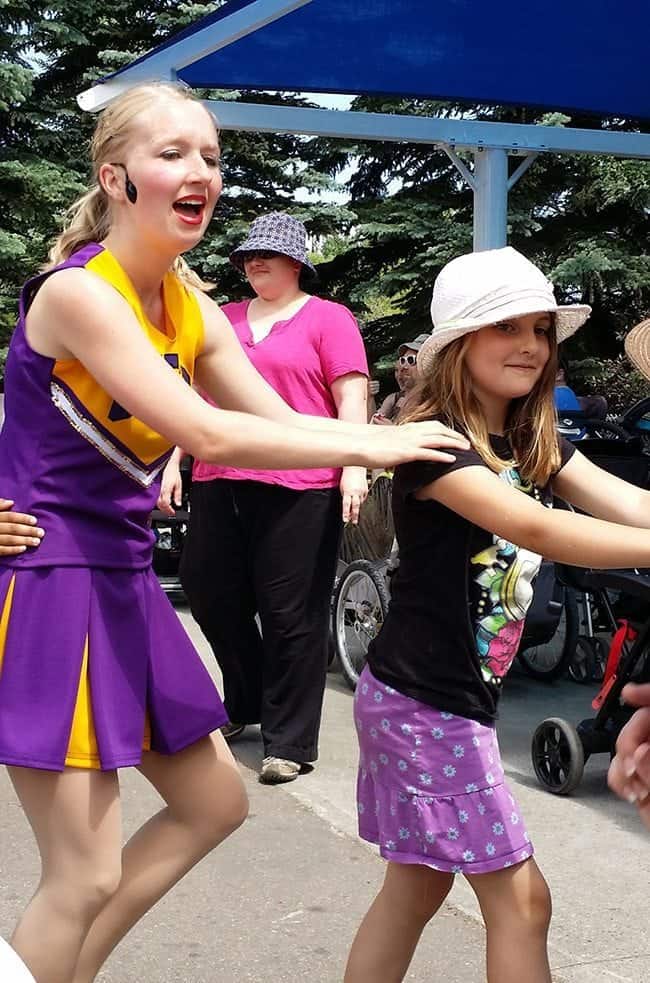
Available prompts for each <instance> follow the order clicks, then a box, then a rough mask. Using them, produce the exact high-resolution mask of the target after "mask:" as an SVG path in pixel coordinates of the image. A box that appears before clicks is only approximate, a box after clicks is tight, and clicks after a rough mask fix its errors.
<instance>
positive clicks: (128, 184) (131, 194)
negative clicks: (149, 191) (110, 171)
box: [112, 163, 138, 205]
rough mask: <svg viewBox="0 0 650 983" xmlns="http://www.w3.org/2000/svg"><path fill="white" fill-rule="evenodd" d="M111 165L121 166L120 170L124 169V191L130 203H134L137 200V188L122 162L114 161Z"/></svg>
mask: <svg viewBox="0 0 650 983" xmlns="http://www.w3.org/2000/svg"><path fill="white" fill-rule="evenodd" d="M112 166H113V167H121V168H122V170H123V171H124V191H125V193H126V197H127V198H128V199H129V201H130V202H131V204H132V205H135V203H136V201H137V200H138V189H137V188H136V186H135V184H134V183H133V181H132V180H131V178H130V177H129V172H128V171H127V169H126V167H125V166H124V164H118V163H115V164H113V165H112Z"/></svg>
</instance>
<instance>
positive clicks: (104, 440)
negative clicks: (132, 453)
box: [50, 382, 165, 488]
mask: <svg viewBox="0 0 650 983" xmlns="http://www.w3.org/2000/svg"><path fill="white" fill-rule="evenodd" d="M50 394H51V396H52V402H53V403H54V405H55V406H56V408H57V409H58V410H59V411H60V412H61V413H62V414H63V415H64V417H65V418H66V420H67V421H68V423H69V424H70V425H71V426H72V427H74V429H75V430H76V431H77V432H78V433H80V434H81V436H82V437H84V438H85V439H86V440H87V441H88V443H90V444H92V446H93V447H94V448H95V449H96V450H98V451H99V453H100V454H102V455H103V457H105V458H106V459H107V460H108V461H110V463H111V464H114V465H115V467H116V468H119V470H120V471H122V472H123V473H124V474H126V475H128V477H129V478H132V479H133V480H134V481H137V482H138V484H139V485H142V486H143V488H149V486H150V485H152V484H153V482H154V481H155V480H156V477H157V476H158V474H159V473H160V472H161V471H162V469H163V467H164V463H165V462H164V461H163V463H162V464H159V465H158V466H157V467H154V469H153V470H151V471H148V470H147V469H146V468H144V467H138V465H137V464H136V463H135V461H132V460H131V458H130V457H127V455H126V454H125V453H124V452H123V451H121V450H118V448H117V447H115V445H114V444H112V443H111V442H110V440H109V439H108V437H106V436H105V435H104V434H103V433H102V432H101V431H100V430H99V429H98V428H97V426H95V424H94V423H92V422H91V421H90V420H89V419H88V418H87V417H86V416H84V415H83V413H81V412H80V410H79V409H78V408H77V407H76V406H75V404H74V403H73V402H72V400H71V399H70V397H69V396H68V394H67V393H66V392H65V390H64V389H62V388H61V386H59V385H57V384H56V382H51V383H50Z"/></svg>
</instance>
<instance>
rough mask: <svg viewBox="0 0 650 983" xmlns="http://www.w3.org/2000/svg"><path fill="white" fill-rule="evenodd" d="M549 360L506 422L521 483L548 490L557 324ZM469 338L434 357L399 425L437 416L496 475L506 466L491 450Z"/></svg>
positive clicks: (554, 463) (554, 445) (554, 454)
mask: <svg viewBox="0 0 650 983" xmlns="http://www.w3.org/2000/svg"><path fill="white" fill-rule="evenodd" d="M548 338H549V347H550V355H549V359H548V361H547V363H546V365H545V366H544V371H543V372H542V374H541V376H540V377H539V379H538V380H537V382H536V383H535V385H534V386H533V388H532V389H531V391H530V392H529V393H528V395H527V396H520V397H518V398H516V399H513V400H512V401H511V403H510V407H509V409H508V416H507V419H506V434H505V435H506V437H507V438H508V440H509V442H510V446H511V448H512V453H513V460H512V462H511V463H512V464H513V465H516V467H517V468H518V469H519V472H520V474H521V477H522V478H523V479H525V480H527V481H533V482H534V483H535V484H537V485H540V486H543V485H545V484H546V483H547V482H548V481H549V479H550V477H551V475H552V474H553V473H554V472H555V471H557V470H558V469H559V467H560V449H559V445H558V438H557V427H556V424H557V415H556V411H555V403H554V400H553V390H554V387H555V373H556V372H557V336H556V332H555V324H554V323H553V324H552V326H551V329H550V331H549V335H548ZM470 342H471V334H466V335H464V336H463V337H462V338H457V339H456V340H455V341H452V342H451V343H450V344H449V345H446V346H445V348H443V349H442V351H440V352H439V353H437V354H436V356H435V358H434V359H433V362H432V364H431V368H430V370H429V371H428V372H427V373H426V375H424V376H422V377H421V378H420V380H419V381H418V382H417V383H416V385H415V386H414V388H413V390H412V391H411V393H410V394H409V396H408V398H407V402H406V405H405V406H404V408H403V409H402V412H401V413H400V417H399V423H411V422H414V421H417V420H428V419H430V418H431V417H432V416H439V417H441V418H442V421H443V422H444V423H445V424H447V426H449V427H454V428H456V429H457V430H461V431H462V432H463V433H464V434H465V435H466V436H467V438H468V440H469V442H470V443H471V445H472V447H473V448H474V450H475V451H476V452H477V453H478V454H479V455H480V456H481V457H482V458H483V460H484V461H485V463H486V464H487V466H488V467H489V468H491V469H492V470H493V471H495V472H499V471H502V470H503V467H504V462H503V460H502V459H501V458H499V457H498V456H497V454H496V453H495V452H494V450H493V449H492V446H491V443H490V436H489V432H488V427H487V422H486V419H485V414H484V412H483V409H482V407H481V404H480V403H479V401H478V398H477V397H476V395H475V393H474V388H473V385H472V379H471V376H470V374H469V370H468V368H467V364H466V361H465V354H466V352H467V349H468V347H469V345H470Z"/></svg>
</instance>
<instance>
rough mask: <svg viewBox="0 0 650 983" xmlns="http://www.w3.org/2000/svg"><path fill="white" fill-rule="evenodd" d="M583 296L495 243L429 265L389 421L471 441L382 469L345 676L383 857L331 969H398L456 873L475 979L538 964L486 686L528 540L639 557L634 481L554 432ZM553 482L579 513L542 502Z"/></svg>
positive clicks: (541, 894) (625, 559) (497, 667)
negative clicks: (376, 589)
mask: <svg viewBox="0 0 650 983" xmlns="http://www.w3.org/2000/svg"><path fill="white" fill-rule="evenodd" d="M589 313H590V308H589V307H588V306H586V305H584V304H572V305H569V306H562V305H559V304H558V303H557V301H556V299H555V296H554V293H553V287H552V284H551V283H550V282H549V281H548V280H547V278H546V277H545V276H544V274H543V273H542V272H541V270H539V269H538V268H537V267H536V266H534V265H533V264H532V263H531V262H530V261H529V260H528V259H526V257H524V256H523V255H522V254H521V253H519V252H517V251H516V250H515V249H512V248H511V247H506V248H503V249H495V250H487V251H485V252H478V253H471V254H469V255H465V256H460V257H458V258H456V259H454V260H452V261H451V262H450V263H448V264H447V265H446V266H445V267H444V268H443V269H442V271H441V272H440V274H439V276H438V278H437V279H436V282H435V285H434V290H433V299H432V304H431V314H432V320H433V331H432V333H431V335H430V336H429V338H428V339H427V340H426V341H425V342H424V344H423V345H422V347H421V349H420V352H419V355H418V367H419V374H420V379H419V382H418V384H417V386H416V388H415V390H414V393H413V397H412V399H410V400H409V406H408V410H407V412H406V413H405V414H404V420H405V422H407V423H408V422H413V421H418V420H419V421H422V420H425V419H427V420H431V419H437V420H440V421H444V422H445V423H446V424H447V425H448V426H453V427H455V428H456V429H457V430H458V431H459V432H461V433H464V434H465V435H466V436H467V437H468V439H469V442H470V449H469V450H468V451H461V452H458V453H457V454H456V460H455V461H454V462H453V463H449V464H441V465H437V464H433V465H430V464H428V463H424V462H413V463H410V464H406V465H400V466H399V467H397V468H396V470H395V476H394V481H393V513H394V517H395V527H396V535H397V540H398V544H399V551H400V565H399V567H398V569H397V570H396V572H395V574H394V576H393V578H392V581H391V595H392V599H391V603H390V608H389V612H388V615H387V617H386V620H385V622H384V625H383V627H382V630H381V632H380V633H379V635H378V636H377V638H376V639H375V640H374V641H373V642H372V643H371V645H370V648H369V651H368V662H367V666H366V668H365V669H364V671H363V673H362V675H361V677H360V679H359V684H358V686H357V690H356V694H355V721H356V725H357V732H358V738H359V745H360V765H359V775H358V786H357V799H358V814H359V833H360V836H361V837H362V838H363V839H366V840H368V841H370V842H372V843H377V844H378V845H379V848H380V852H381V854H382V856H383V857H384V858H385V859H386V860H387V861H388V866H387V870H386V874H385V879H384V883H383V887H382V889H381V891H380V892H379V894H378V895H377V897H376V899H375V901H374V902H373V904H372V905H371V907H370V909H369V911H368V913H367V915H366V917H365V918H364V920H363V922H362V925H361V927H360V928H359V931H358V933H357V936H356V938H355V941H354V943H353V946H352V949H351V952H350V957H349V961H348V965H347V969H346V974H345V983H367V981H368V980H372V981H373V983H397V981H399V980H402V979H403V978H404V976H405V974H406V972H407V968H408V965H409V963H410V961H411V958H412V956H413V953H414V950H415V947H416V945H417V942H418V939H419V937H420V934H421V932H422V931H423V929H424V927H425V925H426V923H427V922H428V921H429V919H430V918H431V917H432V916H433V915H434V914H435V912H436V911H437V910H438V908H439V907H440V905H441V904H442V902H443V900H444V899H445V897H446V896H447V894H448V892H449V890H450V888H451V886H452V883H453V880H454V876H455V875H456V874H462V875H463V876H465V877H466V878H467V880H468V881H469V883H470V885H471V887H472V888H473V890H474V891H475V893H476V895H477V897H478V900H479V903H480V907H481V911H482V913H483V917H484V919H485V923H486V928H487V978H488V983H521V981H522V980H525V981H526V983H550V981H551V974H550V969H549V963H548V955H547V932H548V927H549V922H550V915H551V905H550V895H549V890H548V887H547V885H546V882H545V881H544V878H543V877H542V874H541V873H540V871H539V869H538V867H537V865H536V863H535V860H534V859H533V846H532V843H531V840H530V837H529V835H528V832H527V830H526V824H525V822H524V819H523V816H522V814H521V811H520V809H519V806H518V805H517V803H516V801H515V799H514V797H513V796H512V793H511V791H510V789H509V787H508V785H507V782H506V780H505V777H504V772H503V766H502V763H501V759H500V753H499V746H498V742H497V737H496V731H495V720H496V717H497V713H498V703H499V697H500V694H501V690H502V686H503V682H504V679H505V677H506V675H507V672H508V669H509V668H510V665H511V663H512V661H513V659H514V657H515V654H516V652H517V648H518V645H519V640H520V638H521V634H522V630H523V625H524V618H525V616H526V611H527V609H528V606H529V604H530V601H531V599H532V584H533V581H534V578H535V576H536V574H537V571H538V569H539V566H540V562H541V557H542V556H544V557H547V558H549V559H551V560H555V561H558V562H562V563H569V564H576V565H579V566H596V567H604V568H611V567H627V566H631V567H634V566H647V565H648V564H650V492H649V491H643V490H640V489H639V488H636V487H634V486H631V485H629V484H627V483H626V482H624V481H622V480H620V479H619V478H616V477H614V476H613V475H610V474H607V473H606V472H604V471H602V470H601V469H599V468H598V467H596V466H595V465H594V464H593V463H591V462H590V461H589V460H587V458H585V457H583V456H582V455H581V454H580V453H579V451H578V450H577V449H576V446H575V445H571V444H570V443H569V442H568V441H566V440H565V439H564V438H562V437H561V436H558V433H557V428H556V415H555V408H554V405H553V388H554V381H555V374H556V370H557V351H558V344H559V343H561V342H563V341H565V340H566V339H567V338H569V337H570V336H571V335H572V334H573V333H574V332H575V331H576V330H577V329H578V328H579V327H580V326H581V325H582V324H583V323H584V322H585V321H586V319H587V317H588V315H589ZM639 347H641V346H639ZM649 361H650V360H649ZM398 429H399V427H398ZM554 494H555V495H559V496H560V497H561V498H564V499H565V500H567V501H569V502H571V503H572V504H573V505H575V506H576V507H577V508H578V509H579V510H580V512H582V513H589V514H574V513H570V512H566V511H563V510H559V509H558V510H554V509H552V508H551V505H552V497H553V495H554ZM592 516H594V517H595V518H593V517H592ZM603 520H604V521H603ZM441 971H442V967H441Z"/></svg>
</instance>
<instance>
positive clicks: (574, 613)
mask: <svg viewBox="0 0 650 983" xmlns="http://www.w3.org/2000/svg"><path fill="white" fill-rule="evenodd" d="M563 592H564V597H563V609H562V614H561V616H560V620H559V622H558V626H557V629H556V632H555V634H554V635H553V638H552V639H551V640H550V642H546V643H544V644H543V645H531V646H530V647H529V648H525V649H520V650H519V652H518V653H517V658H518V659H519V661H520V663H521V665H522V666H523V667H524V669H525V670H526V672H527V673H528V674H529V675H530V676H533V678H534V679H541V680H542V681H544V682H549V681H550V680H552V679H558V678H559V677H560V676H562V675H564V673H565V672H566V669H567V666H568V665H569V663H570V660H571V657H572V655H573V652H574V650H575V647H576V642H577V640H578V625H579V619H578V604H577V602H576V596H575V593H574V592H573V591H572V590H571V588H570V587H564V588H563Z"/></svg>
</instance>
